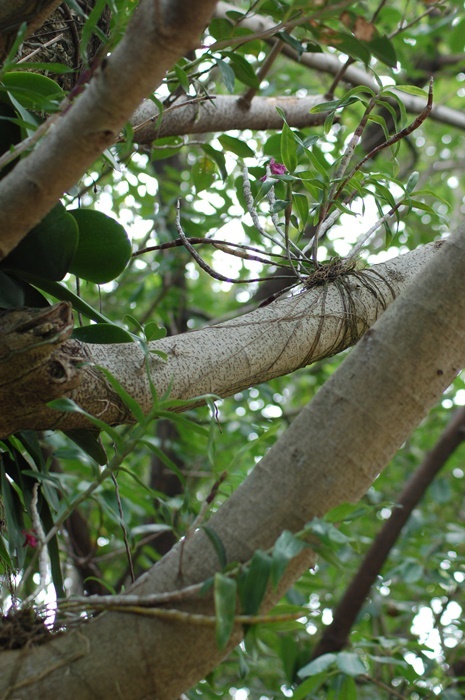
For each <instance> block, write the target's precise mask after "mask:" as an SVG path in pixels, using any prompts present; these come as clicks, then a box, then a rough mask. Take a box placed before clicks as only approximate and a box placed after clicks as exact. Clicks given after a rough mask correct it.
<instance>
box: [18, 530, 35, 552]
mask: <svg viewBox="0 0 465 700" xmlns="http://www.w3.org/2000/svg"><path fill="white" fill-rule="evenodd" d="M21 532H22V534H23V535H24V543H23V547H32V548H33V549H35V548H36V547H37V544H38V541H37V537H36V536H35V533H34V530H21Z"/></svg>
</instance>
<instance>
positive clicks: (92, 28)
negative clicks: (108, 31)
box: [79, 0, 107, 61]
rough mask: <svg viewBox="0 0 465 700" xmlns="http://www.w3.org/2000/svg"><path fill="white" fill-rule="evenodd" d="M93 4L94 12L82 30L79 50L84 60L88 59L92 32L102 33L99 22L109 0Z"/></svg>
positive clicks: (98, 0) (97, 0)
mask: <svg viewBox="0 0 465 700" xmlns="http://www.w3.org/2000/svg"><path fill="white" fill-rule="evenodd" d="M93 4H94V6H93V9H92V12H91V13H90V15H89V17H88V18H87V20H86V22H85V24H84V26H83V27H82V31H81V42H80V46H79V52H80V54H81V56H82V58H83V59H84V61H86V60H87V45H88V43H89V41H90V39H91V37H92V34H101V32H100V31H99V29H98V26H97V24H98V21H99V19H100V17H101V15H102V12H103V10H104V9H105V5H106V4H107V0H96V1H95V3H93ZM103 40H104V41H105V37H103Z"/></svg>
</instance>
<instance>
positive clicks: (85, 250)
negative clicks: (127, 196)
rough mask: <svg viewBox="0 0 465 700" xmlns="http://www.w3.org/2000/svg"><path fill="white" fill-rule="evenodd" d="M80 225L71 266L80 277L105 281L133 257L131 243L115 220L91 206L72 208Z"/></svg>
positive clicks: (120, 270) (93, 280) (117, 273)
mask: <svg viewBox="0 0 465 700" xmlns="http://www.w3.org/2000/svg"><path fill="white" fill-rule="evenodd" d="M69 213H70V214H72V216H73V217H74V219H75V220H76V222H77V225H78V226H79V244H78V247H77V250H76V253H75V256H74V258H73V261H72V263H71V266H70V272H72V273H73V274H74V275H76V276H77V277H81V278H82V279H85V280H88V281H89V282H94V283H95V284H105V282H111V280H113V279H115V277H118V275H120V274H121V273H122V272H123V270H124V268H125V267H126V265H127V264H128V261H129V259H130V257H131V243H130V242H129V238H128V236H127V233H126V231H125V230H124V228H123V227H122V226H121V224H119V223H118V222H117V221H115V220H114V219H112V218H110V217H109V216H106V215H105V214H102V212H100V211H93V210H92V209H73V210H70V211H69Z"/></svg>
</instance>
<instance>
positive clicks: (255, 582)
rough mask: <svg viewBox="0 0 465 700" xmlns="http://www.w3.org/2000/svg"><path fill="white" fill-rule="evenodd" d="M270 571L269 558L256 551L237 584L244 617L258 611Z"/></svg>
mask: <svg viewBox="0 0 465 700" xmlns="http://www.w3.org/2000/svg"><path fill="white" fill-rule="evenodd" d="M270 571H271V558H270V556H269V555H268V554H266V553H265V552H263V551H262V550H260V549H258V550H257V551H256V552H255V554H254V555H253V557H252V559H251V561H250V564H249V565H248V566H247V568H246V570H245V571H244V572H243V575H242V576H241V580H240V583H239V595H240V600H241V609H242V611H243V612H244V613H245V614H246V615H255V614H256V613H257V612H258V611H259V608H260V605H261V602H262V600H263V596H264V595H265V591H266V587H267V584H268V580H269V577H270Z"/></svg>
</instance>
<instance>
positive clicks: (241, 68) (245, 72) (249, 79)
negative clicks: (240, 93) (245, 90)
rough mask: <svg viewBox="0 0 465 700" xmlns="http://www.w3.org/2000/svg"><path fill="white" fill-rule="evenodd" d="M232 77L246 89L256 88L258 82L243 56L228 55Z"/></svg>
mask: <svg viewBox="0 0 465 700" xmlns="http://www.w3.org/2000/svg"><path fill="white" fill-rule="evenodd" d="M228 57H229V60H230V61H231V67H232V69H233V71H234V75H235V76H236V78H237V79H238V80H240V81H241V83H244V85H247V86H248V87H252V88H258V87H259V85H260V81H259V80H258V78H257V76H256V75H255V71H254V69H253V68H252V66H251V65H250V63H249V61H247V59H246V58H244V56H241V55H240V54H237V53H228Z"/></svg>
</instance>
